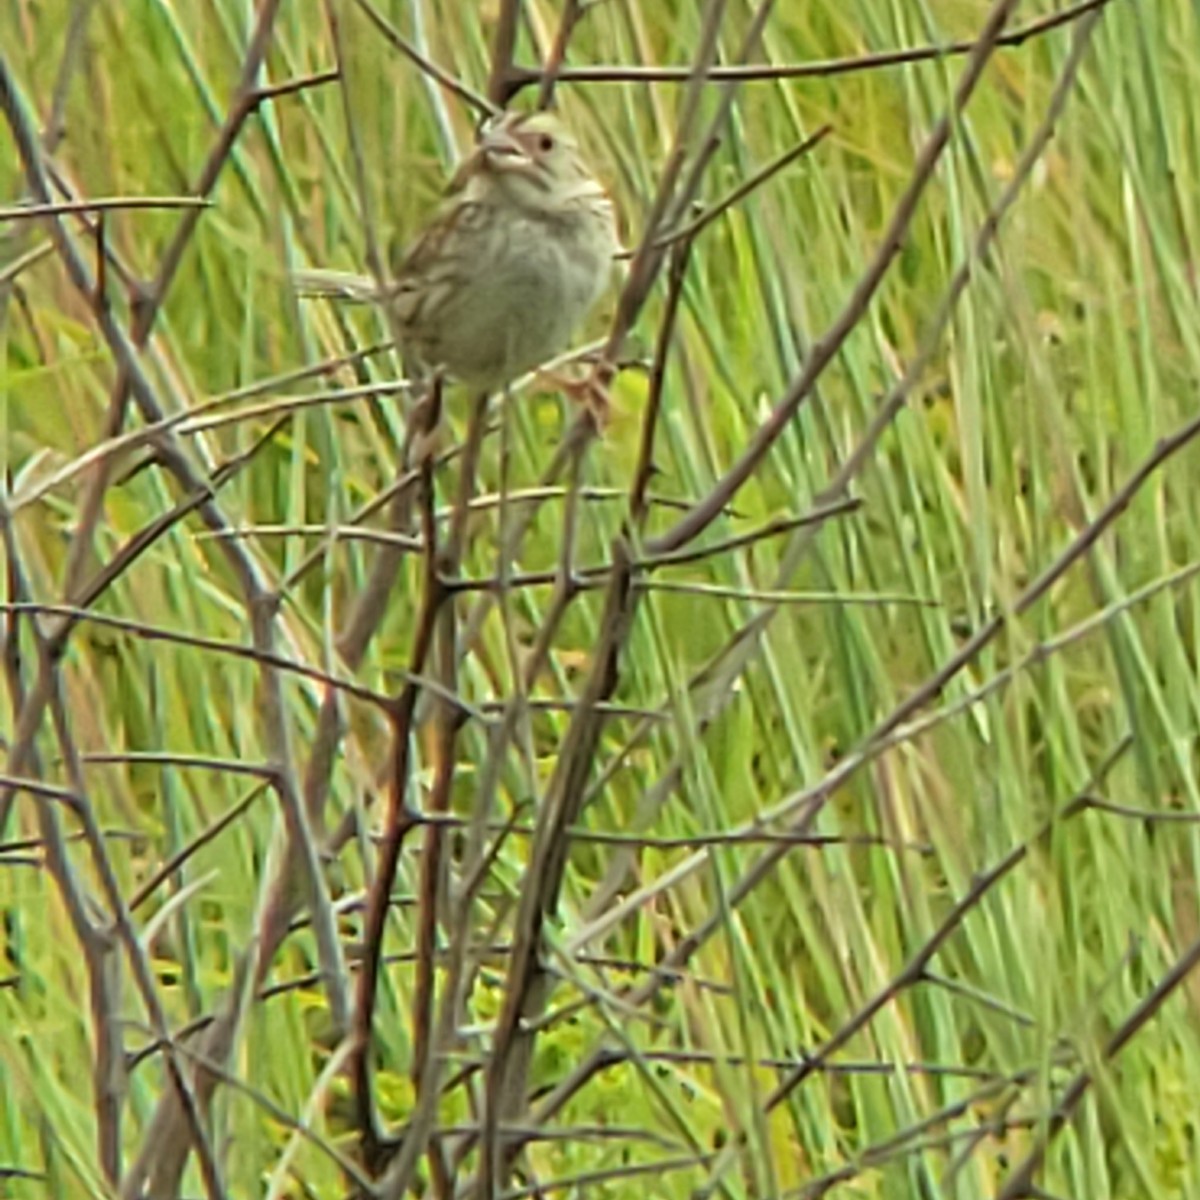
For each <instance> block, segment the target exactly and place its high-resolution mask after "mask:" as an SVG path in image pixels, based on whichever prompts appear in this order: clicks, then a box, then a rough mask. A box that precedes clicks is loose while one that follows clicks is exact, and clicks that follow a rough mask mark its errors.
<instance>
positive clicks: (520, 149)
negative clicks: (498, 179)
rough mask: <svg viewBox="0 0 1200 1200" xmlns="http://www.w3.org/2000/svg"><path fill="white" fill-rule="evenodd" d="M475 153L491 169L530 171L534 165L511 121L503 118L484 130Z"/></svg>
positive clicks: (484, 165) (480, 161)
mask: <svg viewBox="0 0 1200 1200" xmlns="http://www.w3.org/2000/svg"><path fill="white" fill-rule="evenodd" d="M475 154H476V156H478V158H479V164H480V166H483V167H486V168H487V169H488V170H491V171H528V170H530V169H532V167H533V159H532V158H530V157H529V154H528V153H527V152H526V150H525V147H524V146H522V145H521V142H520V140H519V139H518V138H517V137H516V135H515V134H514V133H513V131H512V128H511V124H510V122H507V121H503V120H501V121H497V122H496V123H495V124H494V125H492V126H491V127H490V128H489V129H487V130H485V131H484V134H483V136H482V137H481V138H480V139H479V145H478V146H477V147H476V150H475Z"/></svg>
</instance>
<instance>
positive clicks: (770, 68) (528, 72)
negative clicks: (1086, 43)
mask: <svg viewBox="0 0 1200 1200" xmlns="http://www.w3.org/2000/svg"><path fill="white" fill-rule="evenodd" d="M1108 2H1109V0H1081V2H1080V3H1077V4H1073V5H1071V6H1070V7H1068V8H1064V9H1062V10H1061V11H1059V12H1054V13H1050V14H1048V15H1047V16H1045V17H1039V18H1038V19H1037V20H1034V21H1030V22H1029V23H1028V24H1027V25H1022V26H1019V27H1018V28H1016V29H1013V30H1011V31H1010V32H1008V33H1006V34H1003V35H1002V36H1001V37H1000V38H999V39H998V40H997V42H996V44H997V46H1000V47H1003V48H1007V49H1011V48H1014V47H1019V46H1022V45H1024V44H1025V43H1026V42H1027V41H1029V40H1030V39H1031V38H1034V37H1040V36H1042V35H1043V34H1046V33H1049V32H1051V31H1052V30H1054V29H1057V28H1059V27H1060V26H1063V25H1067V24H1069V23H1070V22H1072V21H1074V20H1076V19H1078V18H1079V17H1082V16H1084V15H1085V14H1086V13H1089V12H1091V11H1092V10H1093V9H1097V8H1103V7H1104V5H1105V4H1107V3H1108ZM978 44H979V43H978V42H977V41H957V42H948V43H947V44H946V45H944V46H916V47H912V48H910V49H904V50H880V51H876V52H874V53H871V54H859V55H853V56H851V57H848V58H832V59H825V60H823V61H820V62H808V63H780V64H776V63H761V64H753V65H740V66H715V67H713V69H712V71H711V72H710V73H709V78H710V79H711V81H712V82H713V83H721V82H732V83H770V82H776V81H779V80H787V79H827V78H830V77H831V76H838V75H853V74H858V73H861V72H863V71H878V70H881V69H884V68H887V67H899V66H907V65H909V64H912V63H921V62H940V61H942V60H943V59H946V58H954V57H960V56H962V55H966V54H971V53H973V52H974V51H975V49H976V48H977V46H978ZM543 77H544V74H543V71H542V70H538V69H535V68H531V67H520V66H518V67H514V68H513V72H512V78H511V80H510V83H509V88H510V93H511V92H516V91H519V90H521V89H522V88H526V87H530V86H532V85H534V84H540V83H541V82H542V80H543ZM690 77H691V68H690V67H684V66H679V67H658V66H653V67H649V66H628V65H615V66H604V65H596V66H589V67H563V68H562V69H561V70H560V71H559V72H558V75H557V81H558V82H559V83H568V84H575V83H578V84H595V83H686V82H687V81H688V79H689V78H690Z"/></svg>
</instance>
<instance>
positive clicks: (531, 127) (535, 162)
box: [463, 112, 598, 207]
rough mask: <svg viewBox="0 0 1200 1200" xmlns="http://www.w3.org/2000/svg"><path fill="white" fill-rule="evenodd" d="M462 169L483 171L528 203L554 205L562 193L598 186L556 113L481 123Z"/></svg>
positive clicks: (514, 115) (510, 116)
mask: <svg viewBox="0 0 1200 1200" xmlns="http://www.w3.org/2000/svg"><path fill="white" fill-rule="evenodd" d="M463 169H464V172H465V173H466V174H468V175H472V176H481V175H483V176H488V177H489V178H490V180H491V182H492V183H493V184H497V183H498V184H500V185H501V186H502V187H503V188H505V190H506V191H508V192H510V193H511V194H512V196H513V198H514V199H516V200H518V201H519V202H520V203H523V204H525V205H527V206H529V207H542V206H544V205H546V204H547V203H548V202H549V203H550V204H552V205H557V204H559V203H561V202H562V200H563V199H564V194H566V195H574V194H580V195H582V194H584V193H586V192H590V191H592V190H598V185H594V183H593V181H592V179H591V176H590V174H589V172H588V169H587V166H586V164H585V163H584V162H583V159H582V158H581V157H580V154H579V145H578V143H577V142H576V141H575V139H574V138H573V137H572V136H571V134H570V133H569V132H568V131H567V129H566V128H565V127H564V126H563V125H562V123H561V122H560V121H559V120H558V119H557V118H556V117H554V116H552V115H551V114H550V113H544V112H540V113H529V114H523V113H505V114H503V115H502V116H500V117H497V118H496V119H495V120H494V121H492V122H491V123H490V124H489V125H487V126H485V128H484V130H483V133H482V135H481V136H480V139H479V144H478V145H477V146H476V148H475V151H474V152H473V153H472V155H471V156H470V158H469V159H468V160H467V162H466V164H464V168H463ZM589 184H590V185H592V186H590V187H589V186H588V185H589ZM581 185H584V186H583V190H582V191H580V186H581Z"/></svg>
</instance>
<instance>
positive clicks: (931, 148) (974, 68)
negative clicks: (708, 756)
mask: <svg viewBox="0 0 1200 1200" xmlns="http://www.w3.org/2000/svg"><path fill="white" fill-rule="evenodd" d="M1016 3H1017V0H996V2H995V3H994V4H993V5H992V7H991V10H990V12H989V13H988V17H987V20H986V22H985V23H984V27H983V32H982V33H981V35H980V37H979V40H978V41H977V42H975V43H974V47H973V49H972V51H971V57H970V58H969V60H968V62H967V65H966V67H965V69H964V70H963V74H962V77H961V79H960V80H959V82H958V86H957V87H956V88H955V92H954V98H953V100H952V102H951V105H950V109H949V111H948V112H947V113H946V114H945V115H944V116H943V117H942V118H941V119H940V120H939V121H938V122H937V124H936V125H935V126H934V127H933V130H932V131H931V133H930V134H929V137H928V138H927V139H926V141H925V144H924V146H922V147H921V151H920V153H919V154H918V155H917V159H916V162H915V164H914V166H913V173H912V178H911V179H910V181H909V183H908V186H907V187H906V188H905V189H904V193H903V195H901V197H900V199H899V200H898V201H897V203H896V207H895V210H894V211H893V213H892V217H891V220H890V221H889V222H888V225H887V229H886V230H885V231H884V234H883V237H882V238H881V239H880V244H879V248H878V250H877V251H876V253H875V257H874V258H873V259H872V260H871V262H870V263H869V264H868V265H867V267H866V269H865V270H864V271H863V273H862V276H861V278H860V279H859V281H858V283H857V284H856V285H855V288H854V290H853V292H852V293H851V295H850V298H849V300H848V301H847V302H846V304H845V306H844V307H843V309H842V311H841V313H840V314H839V315H838V316H837V318H836V319H835V320H834V322H833V324H832V325H831V326H830V327H829V329H828V330H827V331H826V332H825V333H824V334H823V335H822V336H821V337H820V338H818V339H817V340H816V341H815V342H814V343H813V345H812V347H811V348H810V350H809V354H808V359H807V361H806V362H805V364H804V367H803V368H802V370H801V371H800V373H799V375H798V376H797V377H796V379H795V380H794V381H793V382H792V384H791V386H790V387H789V388H788V389H787V391H786V392H785V393H784V395H783V397H782V399H780V400H779V401H778V402H777V403H776V405H775V407H774V408H773V409H772V410H771V413H770V415H769V416H768V417H767V418H766V420H765V421H763V423H762V424H761V425H760V426H759V427H758V429H756V430H755V431H754V434H753V435H752V436H751V438H750V443H749V445H748V446H747V447H746V449H745V450H744V451H743V452H742V453H741V454H740V455H739V456H738V458H737V459H736V460H735V461H734V463H733V464H732V465H731V466H730V467H729V468H728V469H727V470H726V472H725V474H724V475H722V477H721V478H720V479H719V480H718V481H717V483H716V484H715V485H714V486H713V488H712V490H711V491H710V492H709V494H708V495H707V496H706V497H705V498H704V499H703V500H701V501H700V503H699V504H697V505H696V506H695V507H694V508H693V509H692V511H691V512H690V513H688V514H687V516H685V517H683V518H681V519H680V520H679V521H677V522H676V523H675V524H674V525H673V526H672V527H671V528H670V529H668V530H667V531H666V532H665V533H663V534H661V535H660V536H659V537H656V538H653V539H652V540H651V541H650V542H649V543H648V546H647V549H648V550H649V551H650V552H651V553H662V552H664V551H669V550H676V549H678V548H679V547H680V546H683V545H685V544H686V543H687V542H689V541H691V540H692V538H694V537H695V536H696V535H697V534H699V533H701V532H703V531H704V530H705V529H706V528H707V527H708V526H709V525H710V524H711V523H712V522H713V521H714V520H715V519H716V517H717V516H718V514H719V513H720V512H721V509H722V508H724V507H725V505H726V504H728V503H729V502H730V501H731V500H732V499H733V497H734V496H735V495H736V494H737V492H738V491H739V490H740V488H741V487H742V485H743V484H744V483H745V482H746V480H747V479H749V478H750V476H751V475H752V474H753V473H754V471H755V470H756V469H757V467H758V465H759V463H760V462H762V461H763V459H764V458H765V457H766V456H767V454H768V453H769V451H770V449H771V447H772V446H773V445H774V444H775V440H776V438H778V437H779V435H780V434H781V433H782V432H783V430H784V429H785V428H786V427H787V425H788V424H789V423H790V422H791V421H792V419H793V418H794V417H795V415H796V413H797V412H798V411H799V409H800V406H801V405H802V404H803V403H804V401H805V400H806V399H807V398H808V396H809V394H810V393H811V392H812V389H813V388H814V387H815V385H816V383H817V380H818V379H820V377H821V375H822V373H823V372H824V370H825V368H826V367H827V366H828V365H829V364H830V363H831V362H832V361H833V359H834V358H835V357H836V355H837V354H838V352H839V351H840V349H841V347H842V346H843V345H844V343H845V341H846V339H847V338H848V337H849V336H850V334H851V333H852V332H853V331H854V330H855V329H856V328H857V327H858V324H859V321H860V320H861V319H862V317H863V316H864V314H865V313H866V311H867V309H868V307H869V306H870V304H871V301H872V300H873V299H874V297H875V293H876V292H877V291H878V290H879V288H880V286H881V285H882V283H883V280H884V277H885V276H886V275H887V272H888V269H889V267H890V266H891V264H892V260H893V259H894V258H895V257H896V255H897V254H899V253H900V250H901V247H902V246H903V244H904V238H905V235H906V234H907V232H908V228H909V226H910V224H911V223H912V220H913V218H914V216H915V215H916V211H917V205H918V203H919V201H920V199H921V197H922V196H923V195H924V192H925V189H926V187H927V186H928V185H929V182H930V180H931V179H932V178H933V173H934V169H935V168H936V167H937V164H938V163H939V162H940V161H941V157H942V154H943V153H944V152H945V149H946V147H947V146H948V145H949V144H950V135H951V132H952V130H953V128H954V124H955V121H956V120H957V116H958V114H959V113H960V112H962V110H963V109H964V108H965V107H966V104H967V102H968V101H969V100H970V98H971V96H972V95H973V94H974V92H975V89H976V87H977V86H978V85H979V81H980V79H981V78H982V77H983V71H984V68H985V67H986V66H987V64H988V62H989V61H990V59H991V56H992V54H993V53H994V52H995V49H996V39H997V38H998V37H999V36H1000V34H1001V32H1002V31H1003V29H1004V26H1005V24H1006V23H1007V21H1008V18H1009V16H1010V14H1011V13H1012V10H1013V9H1014V8H1015V7H1016Z"/></svg>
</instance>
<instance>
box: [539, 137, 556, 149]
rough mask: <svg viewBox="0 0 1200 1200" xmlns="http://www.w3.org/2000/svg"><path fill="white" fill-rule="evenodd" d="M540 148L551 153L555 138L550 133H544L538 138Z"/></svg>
mask: <svg viewBox="0 0 1200 1200" xmlns="http://www.w3.org/2000/svg"><path fill="white" fill-rule="evenodd" d="M538 149H539V150H540V151H541V152H542V153H543V154H549V153H550V151H551V150H553V149H554V139H553V138H552V137H551V136H550V135H549V134H548V133H543V134H542V136H541V137H540V138H538Z"/></svg>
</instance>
